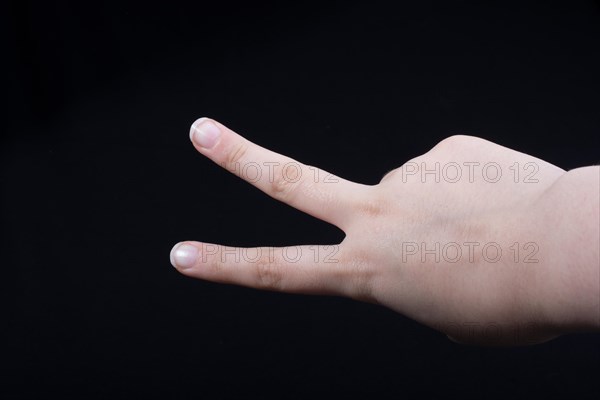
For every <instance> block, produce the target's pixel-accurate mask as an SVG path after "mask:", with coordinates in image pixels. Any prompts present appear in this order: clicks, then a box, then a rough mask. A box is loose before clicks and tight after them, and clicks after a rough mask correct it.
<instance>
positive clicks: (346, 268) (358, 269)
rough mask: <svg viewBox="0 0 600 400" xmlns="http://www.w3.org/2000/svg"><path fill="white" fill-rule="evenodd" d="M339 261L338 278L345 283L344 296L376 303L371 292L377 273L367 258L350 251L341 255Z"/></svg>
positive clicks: (372, 291)
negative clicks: (340, 266) (341, 266)
mask: <svg viewBox="0 0 600 400" xmlns="http://www.w3.org/2000/svg"><path fill="white" fill-rule="evenodd" d="M340 261H341V265H343V268H341V269H340V270H339V274H340V275H341V276H339V278H340V279H341V280H343V281H345V282H346V283H345V284H344V286H345V287H346V295H347V296H348V297H350V298H353V299H355V300H360V301H365V302H369V303H378V302H377V300H376V298H375V294H374V290H373V289H374V281H375V276H376V273H377V271H376V269H375V268H374V267H373V264H372V263H371V262H370V261H369V260H368V259H367V257H366V256H365V255H363V254H361V253H359V252H357V251H352V252H351V253H346V254H344V255H342V256H341V257H340Z"/></svg>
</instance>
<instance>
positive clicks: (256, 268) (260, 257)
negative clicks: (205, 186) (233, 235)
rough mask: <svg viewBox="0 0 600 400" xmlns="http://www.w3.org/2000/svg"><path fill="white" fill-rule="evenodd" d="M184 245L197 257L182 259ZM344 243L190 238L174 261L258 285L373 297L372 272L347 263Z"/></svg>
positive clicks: (224, 279)
mask: <svg viewBox="0 0 600 400" xmlns="http://www.w3.org/2000/svg"><path fill="white" fill-rule="evenodd" d="M182 248H185V249H187V250H186V251H188V252H190V251H191V252H193V253H194V254H193V255H192V256H191V257H192V258H193V261H190V262H189V263H183V265H182V263H179V262H178V257H180V256H181V254H179V253H180V252H181V251H182V250H181V249H182ZM347 260H348V257H347V256H346V255H345V254H344V251H343V246H342V245H303V246H288V247H255V248H241V247H229V246H222V245H217V244H212V243H203V242H194V241H186V242H181V243H178V244H177V245H175V247H173V250H172V251H171V263H172V264H173V266H174V267H175V268H177V270H178V271H179V272H181V273H182V274H184V275H187V276H190V277H194V278H199V279H204V280H208V281H212V282H220V283H229V284H236V285H242V286H247V287H252V288H256V289H263V290H272V291H282V292H290V293H304V294H324V295H344V296H350V297H368V295H367V293H366V292H368V290H367V289H365V288H366V287H368V279H369V278H370V275H369V274H368V273H367V271H366V270H363V271H362V272H361V275H360V279H357V273H356V272H357V270H358V269H357V268H355V266H353V265H352V263H351V262H350V263H348V262H347Z"/></svg>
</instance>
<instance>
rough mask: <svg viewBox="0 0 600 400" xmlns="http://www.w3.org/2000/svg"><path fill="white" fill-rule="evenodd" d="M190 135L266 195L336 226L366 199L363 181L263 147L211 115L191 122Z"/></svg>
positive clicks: (201, 148)
mask: <svg viewBox="0 0 600 400" xmlns="http://www.w3.org/2000/svg"><path fill="white" fill-rule="evenodd" d="M190 138H191V140H192V142H193V144H194V146H195V147H196V149H197V150H198V151H199V152H200V153H202V154H203V155H205V156H206V157H208V158H210V159H211V160H212V161H214V162H215V163H217V164H219V165H221V166H222V167H224V168H226V169H227V170H228V171H230V172H232V173H233V174H235V175H237V176H239V177H240V178H242V179H244V180H246V181H247V182H249V183H251V184H252V185H254V186H256V187H257V188H259V189H260V190H262V191H263V192H265V193H266V194H268V195H269V196H271V197H273V198H275V199H277V200H279V201H282V202H284V203H286V204H289V205H290V206H292V207H294V208H297V209H298V210H301V211H303V212H305V213H307V214H310V215H312V216H314V217H316V218H319V219H321V220H324V221H327V222H329V223H332V224H334V225H336V226H338V227H340V228H343V227H342V225H344V221H346V220H347V219H348V218H349V217H350V216H351V215H352V214H353V212H354V210H356V207H353V206H354V205H357V203H360V202H362V201H364V200H365V198H366V192H367V190H368V186H367V185H362V184H358V183H354V182H350V181H347V180H345V179H342V178H340V177H337V176H335V175H333V174H330V173H328V172H326V171H324V170H322V169H319V168H316V167H312V166H308V165H305V164H302V163H300V162H298V161H296V160H294V159H292V158H290V157H287V156H284V155H281V154H278V153H275V152H273V151H271V150H268V149H265V148H264V147H261V146H259V145H257V144H255V143H252V142H251V141H249V140H247V139H245V138H244V137H242V136H241V135H239V134H237V133H235V132H234V131H232V130H231V129H229V128H227V127H226V126H224V125H222V124H221V123H219V122H217V121H214V120H212V119H209V118H200V119H198V120H196V121H195V122H194V124H192V127H191V129H190Z"/></svg>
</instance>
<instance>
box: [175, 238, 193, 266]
mask: <svg viewBox="0 0 600 400" xmlns="http://www.w3.org/2000/svg"><path fill="white" fill-rule="evenodd" d="M197 258H198V249H197V248H196V246H192V245H191V244H186V243H177V244H176V245H175V246H174V247H173V249H172V250H171V264H173V266H174V267H175V268H180V269H188V268H191V267H193V266H194V265H195V264H196V259H197Z"/></svg>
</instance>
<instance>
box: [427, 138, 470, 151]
mask: <svg viewBox="0 0 600 400" xmlns="http://www.w3.org/2000/svg"><path fill="white" fill-rule="evenodd" d="M476 140H477V138H475V137H473V136H469V135H452V136H448V137H447V138H445V139H442V140H441V141H440V142H439V143H438V144H436V145H435V146H433V148H432V149H431V151H434V150H454V149H457V148H461V147H464V146H466V145H469V144H470V143H472V142H474V141H476Z"/></svg>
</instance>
